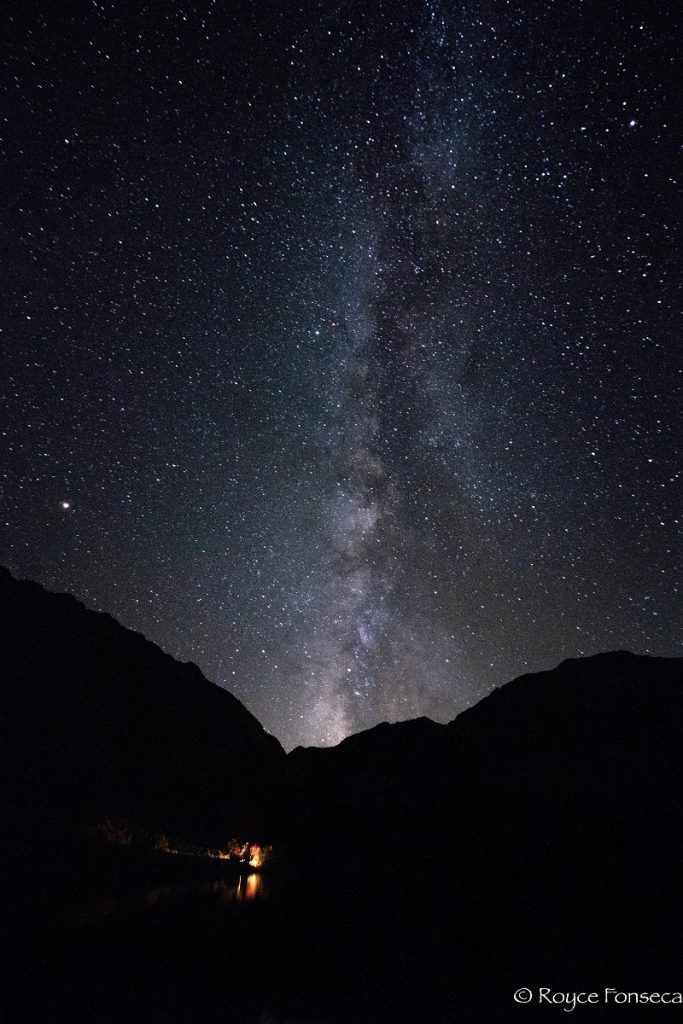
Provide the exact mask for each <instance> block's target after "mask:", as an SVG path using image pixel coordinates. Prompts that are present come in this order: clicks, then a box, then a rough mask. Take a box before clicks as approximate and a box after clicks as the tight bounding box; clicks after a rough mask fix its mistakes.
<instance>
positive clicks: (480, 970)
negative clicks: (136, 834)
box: [6, 858, 682, 1024]
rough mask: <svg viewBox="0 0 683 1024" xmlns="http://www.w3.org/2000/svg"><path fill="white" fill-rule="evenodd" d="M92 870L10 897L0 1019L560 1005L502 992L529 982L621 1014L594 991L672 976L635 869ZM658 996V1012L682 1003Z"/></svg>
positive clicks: (373, 1017) (359, 1014) (642, 986)
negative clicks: (499, 877)
mask: <svg viewBox="0 0 683 1024" xmlns="http://www.w3.org/2000/svg"><path fill="white" fill-rule="evenodd" d="M92 867H93V864H92V862H91V864H90V868H89V869H86V870H85V871H84V884H83V888H82V890H81V891H80V893H79V892H78V891H77V888H73V887H72V886H73V883H74V882H75V881H76V879H75V878H74V877H73V876H72V878H71V881H70V882H68V883H67V882H65V887H64V889H63V890H62V892H61V893H60V892H59V891H55V890H54V889H52V891H51V892H50V885H49V883H50V882H51V881H52V882H54V881H56V880H57V878H58V875H56V874H55V873H54V871H53V872H52V875H53V877H52V878H51V879H50V871H49V870H46V872H45V874H44V875H43V876H42V878H41V877H37V878H36V886H35V889H34V890H33V894H32V895H31V896H29V897H28V898H27V899H22V900H21V901H20V903H21V913H20V915H19V916H18V917H15V918H14V921H13V935H12V943H11V947H10V949H11V952H10V957H9V962H8V964H7V966H8V967H9V971H8V974H7V976H8V978H9V980H10V984H9V986H7V989H6V992H7V994H8V995H9V996H10V997H11V1001H12V1003H13V1007H14V1009H13V1010H12V1011H11V1013H10V1015H9V1016H8V1018H7V1019H8V1021H16V1022H31V1024H33V1022H36V1024H38V1022H46V1024H47V1022H51V1024H52V1022H57V1021H58V1022H62V1021H64V1022H66V1021H69V1022H74V1024H80V1022H83V1024H85V1022H88V1024H105V1022H106V1024H110V1022H111V1024H123V1022H124V1021H128V1022H130V1021H133V1022H137V1021H145V1022H169V1024H176V1022H177V1024H181V1022H183V1024H190V1022H195V1021H196V1022H200V1021H201V1022H204V1021H208V1020H220V1021H245V1022H249V1021H253V1022H260V1024H267V1022H289V1021H291V1022H294V1021H298V1022H306V1024H315V1022H321V1024H322V1022H327V1021H330V1022H332V1021H333V1022H349V1024H354V1022H358V1024H391V1022H403V1021H405V1022H408V1021H423V1020H429V1021H433V1022H442V1021H443V1022H480V1021H481V1022H482V1024H484V1022H498V1021H499V1022H507V1021H514V1020H520V1021H521V1020H527V1021H528V1020H532V1019H537V1020H550V1019H566V1015H565V1012H564V1011H563V1009H562V1006H548V1005H537V1003H536V999H534V1002H533V1003H532V1004H531V1005H517V1004H515V1002H514V1000H513V993H514V992H515V991H516V990H518V989H520V988H521V987H528V988H530V989H531V990H532V992H534V993H536V992H537V990H538V988H539V986H545V987H550V988H551V990H552V991H553V992H556V991H557V992H569V993H570V992H577V991H591V990H596V991H597V992H598V993H600V995H601V1004H600V1005H598V1006H588V1007H583V1008H579V1009H578V1010H577V1011H576V1012H577V1013H578V1014H579V1015H580V1016H581V1017H584V1016H585V1018H586V1019H590V1020H595V1021H603V1020H612V1019H614V1020H624V1019H625V1018H627V1017H628V1018H629V1019H630V1018H631V1016H633V1017H635V1018H639V1019H642V1017H643V1015H644V1014H647V1013H652V1012H654V1008H653V1007H648V1006H643V1005H637V1006H634V1005H630V1006H628V1005H627V1006H624V1005H612V1006H610V1005H604V1004H603V1003H602V993H603V991H604V989H605V988H606V987H614V988H616V989H618V990H623V991H626V992H629V991H633V990H637V991H638V992H643V991H649V992H653V991H656V990H659V991H670V990H672V989H675V988H679V989H680V988H681V976H680V964H681V951H682V950H681V941H680V921H679V917H678V913H677V909H676V903H675V900H674V902H673V903H672V896H673V894H672V893H669V892H666V891H661V890H659V888H658V886H657V883H656V880H655V879H650V880H648V879H647V878H646V877H644V878H643V885H642V887H641V889H640V891H637V892H631V893H628V894H627V893H625V892H624V891H623V890H622V889H620V887H619V885H618V883H615V882H614V880H612V883H610V880H609V879H608V878H607V877H606V876H605V873H604V872H603V871H601V868H600V865H599V864H596V877H597V878H599V885H597V884H596V885H595V886H590V887H586V886H585V885H582V886H581V887H580V891H579V890H577V889H576V887H574V889H572V882H571V879H569V880H567V883H566V886H565V887H563V884H562V882H561V881H560V880H558V883H557V885H556V886H554V887H553V888H551V889H549V888H548V887H547V886H546V887H545V888H538V889H536V890H534V889H533V887H532V888H531V889H529V890H526V891H517V892H515V893H498V894H496V895H494V894H491V897H490V899H489V900H486V899H482V898H481V897H479V898H477V899H473V900H471V901H468V900H467V899H463V897H462V894H459V895H457V896H456V894H455V893H454V891H453V889H452V885H451V883H452V880H450V881H449V870H448V865H444V869H443V871H442V872H441V873H439V872H438V871H435V869H434V867H433V866H432V867H430V868H429V869H427V868H425V867H423V866H421V865H420V864H419V863H413V864H411V863H406V865H405V869H404V870H403V871H402V872H396V871H394V872H393V873H391V874H389V875H383V874H382V873H381V872H379V871H377V870H375V869H374V868H373V867H371V866H370V867H368V870H367V871H366V872H363V873H361V874H358V873H355V874H353V873H351V872H349V873H348V874H344V872H343V871H340V872H339V873H338V874H337V876H336V877H335V879H334V880H333V884H330V880H329V878H325V873H324V872H323V873H321V872H318V873H316V871H315V869H314V868H313V867H312V868H311V869H310V870H309V869H307V867H306V865H305V864H302V865H300V867H299V868H298V869H297V870H296V871H292V870H285V869H283V868H282V866H280V868H279V869H278V867H277V865H276V866H274V867H272V868H271V870H270V871H264V872H263V873H262V874H261V873H256V872H250V873H246V872H245V873H243V874H241V875H240V874H238V873H237V872H236V871H234V870H232V869H231V868H230V867H229V866H228V867H226V866H224V865H221V864H220V863H218V864H217V863H216V862H212V863H203V864H201V863H199V862H196V863H194V864H189V863H184V864H178V863H175V864H172V865H171V864H169V859H168V858H166V859H165V860H163V859H162V858H158V859H156V860H149V861H147V862H145V863H144V870H143V863H142V862H141V863H140V864H138V865H137V867H136V869H135V870H132V871H131V870H129V869H128V868H130V864H129V865H128V868H125V869H122V868H121V864H119V866H118V867H114V868H113V869H112V865H111V863H108V864H103V871H102V876H103V877H102V880H101V882H100V884H99V885H98V882H97V879H96V877H95V875H94V872H93V871H92ZM145 873H146V874H147V875H148V876H149V877H148V880H147V881H145V878H144V874H145ZM589 888H590V892H591V897H590V900H587V899H586V895H587V892H588V889H589ZM15 906H16V904H15ZM656 1009H657V1011H658V1013H659V1015H660V1019H662V1020H673V1019H674V1017H673V1015H674V1014H677V1013H679V1012H680V1007H676V1006H659V1007H657V1008H656ZM572 1019H575V1018H572Z"/></svg>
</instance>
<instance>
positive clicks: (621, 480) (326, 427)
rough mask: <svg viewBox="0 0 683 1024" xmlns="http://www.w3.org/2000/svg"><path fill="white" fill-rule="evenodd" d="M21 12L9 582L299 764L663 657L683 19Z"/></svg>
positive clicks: (675, 400)
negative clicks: (393, 725)
mask: <svg viewBox="0 0 683 1024" xmlns="http://www.w3.org/2000/svg"><path fill="white" fill-rule="evenodd" d="M8 10H9V13H7V11H6V12H5V16H4V21H5V26H4V30H3V42H2V46H3V57H2V63H3V78H2V109H3V119H2V143H1V153H2V194H3V197H4V201H3V226H2V233H1V234H2V243H1V244H2V263H3V279H4V288H3V293H4V294H3V300H4V301H3V303H2V335H1V336H0V337H1V338H2V363H3V372H2V380H3V386H2V389H1V394H0V423H1V434H2V479H1V483H2V517H1V522H2V524H3V525H2V531H1V538H2V539H1V541H0V560H2V562H4V563H5V564H6V565H8V566H9V568H10V569H11V570H12V571H13V572H14V573H16V574H18V575H20V576H28V577H31V578H33V579H37V580H39V581H40V582H42V583H44V584H45V585H46V586H48V587H50V588H51V589H57V590H68V591H71V592H72V593H74V594H75V595H76V596H77V597H79V598H80V599H81V600H83V601H85V602H86V604H87V605H88V606H90V607H93V608H97V609H101V610H106V611H109V612H111V613H112V614H114V615H115V616H116V617H117V618H118V619H119V620H120V621H121V622H122V623H123V624H124V625H126V626H129V627H132V628H134V629H137V630H140V631H142V632H143V633H144V634H145V635H146V636H148V637H149V638H150V639H152V640H154V641H155V642H157V643H158V644H160V645H161V646H162V647H163V648H164V649H165V650H167V651H168V652H169V653H171V654H173V655H175V656H178V657H181V658H183V659H189V660H192V661H196V662H197V663H198V664H199V665H200V667H201V668H202V669H203V671H204V672H205V674H206V675H207V676H208V677H209V678H210V679H212V680H214V681H215V682H217V683H219V684H220V685H222V686H225V687H226V688H227V689H229V690H231V691H232V692H233V693H234V694H235V695H236V696H237V697H239V698H240V699H241V700H242V701H243V702H244V703H245V704H246V705H247V707H248V708H249V709H250V710H251V711H253V712H254V714H256V715H257V717H258V718H259V719H260V720H261V721H262V722H263V724H264V726H265V727H266V728H267V729H268V730H269V731H271V732H273V733H274V734H275V735H276V736H277V737H278V738H279V739H280V740H281V741H282V742H283V744H284V745H285V747H287V748H288V749H289V748H291V747H292V746H294V745H296V744H299V743H304V744H330V743H334V742H337V741H339V740H340V739H341V738H343V737H344V736H345V735H347V734H349V733H351V732H354V731H357V730H359V729H362V728H366V727H369V726H372V725H374V724H375V723H377V722H378V721H380V720H384V719H388V720H391V721H395V720H397V719H404V718H410V717H415V716H417V715H423V714H425V715H429V716H431V717H433V718H435V719H436V720H439V721H447V720H449V719H451V718H453V717H454V716H455V715H456V714H457V713H458V712H459V711H461V710H463V709H464V708H465V707H467V706H468V705H470V704H472V703H473V702H475V701H477V700H478V699H480V698H481V697H482V696H483V695H484V694H485V693H487V692H488V691H489V690H490V689H491V688H492V687H493V686H495V685H497V684H500V683H502V682H505V681H506V680H508V679H510V678H512V677H514V676H515V675H519V674H521V673H522V672H525V671H530V670H539V669H544V668H549V667H552V666H553V665H555V664H557V663H558V662H559V661H560V660H562V659H563V658H566V657H574V656H579V655H582V654H589V653H593V652H596V651H600V650H608V649H615V648H628V649H630V650H633V651H636V652H640V653H645V652H651V653H656V654H662V655H674V654H680V653H681V645H680V625H681V614H680V613H681V605H680V597H679V592H678V587H677V584H678V569H679V568H680V564H681V555H682V553H683V552H682V548H681V534H680V523H679V521H678V519H677V516H678V514H679V511H680V508H681V497H682V490H681V450H680V449H681V436H682V429H681V428H682V426H683V424H682V423H681V403H680V382H681V371H682V368H683V356H682V354H681V348H680V341H679V324H678V311H679V309H680V301H679V298H680V296H679V293H678V289H677V285H678V270H679V266H680V262H679V261H680V257H679V255H678V254H677V251H676V250H677V244H676V243H677V237H676V234H677V233H676V229H677V222H678V217H679V212H680V205H679V203H678V197H679V195H680V193H679V189H678V181H677V178H678V169H679V168H678V159H679V155H680V141H681V134H680V127H681V124H680V117H679V115H678V106H679V99H680V96H679V87H678V85H677V82H678V81H679V80H680V79H679V76H680V64H679V63H678V61H677V57H678V54H677V52H676V51H677V47H676V41H677V39H678V38H680V36H679V32H678V30H677V28H676V25H675V23H674V19H673V8H672V9H671V10H669V11H667V10H666V5H665V4H664V5H661V4H653V3H643V4H635V3H632V2H629V0H624V2H619V3H612V2H609V0H608V2H599V3H598V2H596V3H588V2H579V0H561V2H555V0H544V2H538V0H523V2H522V0H507V2H506V0H495V2H470V0H465V2H462V3H443V4H439V3H436V2H432V0H410V2H404V0H390V2H389V0H348V2H346V0H341V2H338V3H330V2H329V0H308V2H306V3H304V4H299V3H295V2H292V3H289V2H283V0H279V2H277V3H274V2H259V3H254V2H248V3H246V2H243V0H237V2H230V3H228V2H227V0H226V2H218V0H202V2H196V0H187V2H185V3H178V2H175V0H167V2H161V0H159V2H155V0H153V2H149V3H140V4H132V3H123V2H117V0H113V2H97V0H91V2H86V0H83V2H80V3H74V2H62V3H59V4H46V3H42V4H41V3H35V2H34V0H26V2H23V3H21V4H10V5H9V8H8Z"/></svg>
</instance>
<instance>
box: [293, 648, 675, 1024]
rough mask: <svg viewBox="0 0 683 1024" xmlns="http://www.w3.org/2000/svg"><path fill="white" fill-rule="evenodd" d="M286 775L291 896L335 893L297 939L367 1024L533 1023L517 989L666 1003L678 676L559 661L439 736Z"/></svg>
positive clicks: (410, 737)
mask: <svg viewBox="0 0 683 1024" xmlns="http://www.w3.org/2000/svg"><path fill="white" fill-rule="evenodd" d="M288 761H289V763H290V766H291V770H292V772H293V774H294V775H295V776H296V778H297V785H298V793H299V794H300V796H299V800H300V803H299V807H298V823H299V824H298V831H297V830H296V829H295V830H294V832H293V839H292V841H293V843H294V842H296V837H297V836H299V837H305V844H304V845H303V848H304V849H305V850H307V851H311V857H310V865H311V866H310V869H309V870H308V872H307V878H306V884H307V886H308V887H309V889H310V890H311V891H318V892H321V893H325V892H326V885H327V882H326V880H327V879H329V878H334V879H336V881H337V884H338V894H337V896H336V897H335V898H328V900H327V903H326V905H325V910H324V914H318V916H317V917H316V916H314V915H313V914H311V916H310V917H309V918H308V919H307V920H305V921H304V922H303V924H302V926H301V928H302V934H307V935H309V936H310V935H311V934H313V935H314V937H315V938H314V941H313V942H312V945H313V947H314V948H315V949H316V950H317V949H320V950H321V952H320V958H321V967H320V968H319V970H320V973H321V974H322V973H323V971H324V970H325V971H327V972H328V973H329V971H330V968H329V967H323V966H322V964H323V962H324V964H326V965H329V964H334V965H337V964H339V965H340V966H339V969H338V971H337V974H336V976H335V978H334V980H333V981H332V982H330V985H331V987H333V988H334V986H336V990H339V991H342V992H344V991H349V992H351V993H357V992H358V991H360V990H362V991H363V992H364V995H365V998H366V999H367V1000H368V1003H369V1004H371V1005H372V1006H373V1007H374V1008H375V1009H373V1011H372V1012H373V1013H376V1019H377V1020H384V1019H386V1020H389V1019H393V1020H414V1019H418V1018H421V1017H425V1016H429V1017H430V1019H434V1020H439V1021H441V1020H443V1021H447V1020H459V1021H468V1022H473V1024H474V1022H476V1024H478V1022H479V1021H482V1020H486V1021H496V1022H498V1021H500V1022H505V1024H508V1022H509V1021H511V1020H517V1019H520V1020H522V1019H523V1020H528V1019H529V1018H530V1016H534V1019H536V1011H537V1010H538V1008H537V1007H528V1006H519V1007H517V1006H515V1004H514V1002H513V999H512V994H513V992H514V991H515V990H516V989H517V988H518V987H519V986H520V985H529V986H531V987H532V988H533V986H538V985H550V986H553V987H554V988H553V990H564V991H576V990H578V989H587V990H589V991H590V990H599V991H602V989H603V988H604V986H607V985H616V986H618V987H620V988H621V989H622V990H624V991H631V990H633V989H634V987H635V988H638V987H639V986H640V990H642V991H647V990H650V991H656V990H657V989H658V988H659V990H660V991H664V990H666V989H668V990H671V989H672V988H677V987H679V986H678V983H677V982H675V981H674V980H672V979H674V978H676V977H677V976H678V975H677V973H676V972H677V970H678V964H679V963H680V957H681V956H682V955H683V933H682V929H681V920H683V874H682V872H681V860H680V850H681V846H682V844H683V660H680V659H675V660H674V659H661V658H648V657H636V656H634V655H631V654H626V653H615V654H604V655H598V656H596V657H592V658H586V659H581V660H577V661H568V662H565V663H563V664H562V665H560V666H559V667H558V668H557V669H555V670H553V671H551V672H544V673H540V674H538V675H533V676H525V677H523V678H521V679H517V680H515V681H514V682H511V683H509V684H507V685H506V686H504V687H502V688H500V689H499V690H496V691H495V692H494V693H492V694H491V695H490V696H488V697H487V698H486V699H484V700H483V701H481V702H480V703H479V704H477V705H476V706H475V707H473V708H471V709H469V710H468V711H466V712H464V713H463V714H461V715H460V716H459V717H458V718H456V719H455V720H454V721H453V722H451V723H449V724H448V725H446V726H439V725H435V724H434V723H432V722H428V721H426V720H418V721H415V722H406V723H402V724H400V725H393V726H382V727H379V728H377V729H373V730H370V731H368V732H366V733H363V734H361V735H357V736H354V737H352V738H350V739H349V740H346V741H344V742H343V743H341V744H340V745H339V746H338V747H335V748H331V749H327V750H312V749H301V748H300V749H297V750H295V751H293V752H292V753H291V754H290V755H289V757H288ZM300 847H301V844H300ZM321 899H322V897H321ZM328 921H334V922H335V930H336V932H335V934H336V935H337V936H343V940H340V939H339V938H337V939H334V937H332V933H328V932H327V931H326V930H325V929H326V922H328ZM378 922H379V923H378ZM328 934H329V935H330V936H331V937H329V938H328ZM368 964H372V965H373V970H372V973H371V974H370V975H368V971H367V965H368ZM636 979H639V980H637V981H636ZM378 1007H379V1008H381V1012H380V1010H376V1008H378ZM389 1008H390V1009H389ZM542 1009H543V1008H540V1010H542ZM612 1009H614V1008H612ZM612 1009H610V1008H607V1007H605V1006H602V1005H601V1007H600V1011H599V1013H598V1016H599V1019H600V1020H612V1019H615V1018H614V1017H613V1015H612ZM352 1010H353V1007H352V1006H349V1007H348V1012H349V1017H348V1019H353V1013H352ZM540 1010H538V1017H539V1019H540V1016H541V1015H542V1014H541V1012H540ZM382 1012H383V1013H384V1016H382ZM615 1013H616V1017H617V1018H618V1014H619V1013H623V1007H616V1011H615ZM373 1019H375V1018H373ZM618 1019H620V1018H618Z"/></svg>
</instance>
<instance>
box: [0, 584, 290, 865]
mask: <svg viewBox="0 0 683 1024" xmlns="http://www.w3.org/2000/svg"><path fill="white" fill-rule="evenodd" d="M0 616H1V619H2V624H3V638H2V642H1V643H0V678H2V694H3V703H4V706H5V713H4V715H3V726H2V748H3V756H4V759H5V764H6V774H5V783H4V787H3V789H4V794H5V799H6V800H8V801H9V806H8V808H7V814H8V815H9V818H10V820H11V821H12V823H13V828H14V830H15V832H23V833H26V836H27V838H28V837H31V836H41V835H45V834H50V835H51V834H52V833H55V834H59V833H63V832H64V829H65V828H67V827H74V826H75V827H80V826H96V825H99V824H102V823H103V822H105V821H106V820H112V821H116V822H124V823H125V824H126V825H127V826H129V827H130V828H132V829H133V831H135V830H146V831H149V832H163V833H169V834H170V835H172V836H174V837H176V838H180V839H184V840H187V841H192V842H197V843H201V842H203V843H205V844H214V845H215V844H218V843H219V842H223V843H224V842H225V841H226V840H227V839H229V838H230V836H231V835H233V834H235V835H243V834H246V835H254V834H255V833H256V832H258V830H259V829H262V828H263V827H264V826H265V824H266V818H267V814H266V812H265V811H264V808H266V807H267V806H268V804H269V799H270V792H271V790H272V788H273V785H274V783H275V780H276V778H277V777H278V776H279V774H281V772H282V768H283V765H284V762H285V754H284V751H283V750H282V748H281V747H280V744H279V743H278V742H277V740H276V739H275V738H274V737H273V736H270V735H269V734H268V733H266V732H265V731H264V729H263V728H262V727H261V725H260V724H259V723H258V721H257V720H256V719H255V718H254V716H253V715H252V714H250V712H249V711H247V709H246V708H245V707H244V706H243V705H242V704H240V702H239V701H238V700H237V699H236V698H235V697H233V696H232V695H231V694H230V693H227V692H226V691H225V690H223V689H221V688H220V687H218V686H215V685H214V684H212V683H210V682H208V680H206V679H205V678H204V676H203V675H202V673H201V672H200V671H199V669H198V668H197V666H196V665H193V664H191V663H186V664H183V663H181V662H178V661H175V660H174V659H173V658H171V657H170V656H169V655H167V654H164V653H163V652H162V651H161V650H160V649H159V648H158V647H156V646H155V645H154V644H152V643H150V642H149V641H148V640H146V639H145V638H144V637H143V636H141V635H140V634H138V633H134V632H132V631H131V630H128V629H124V628H123V627H122V626H120V625H119V624H118V623H117V622H116V621H115V620H114V619H113V618H111V617H110V616H109V615H105V614H100V613H97V612H92V611H88V610H86V608H85V607H84V606H83V605H82V604H80V603H79V602H78V601H76V600H75V599H74V598H73V597H70V596H68V595H65V594H53V593H49V592H48V591H46V590H44V589H43V588H42V587H40V586H38V585H37V584H35V583H29V582H23V581H17V580H15V579H13V577H12V576H11V575H10V573H9V572H8V571H7V570H5V569H2V570H0Z"/></svg>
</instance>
